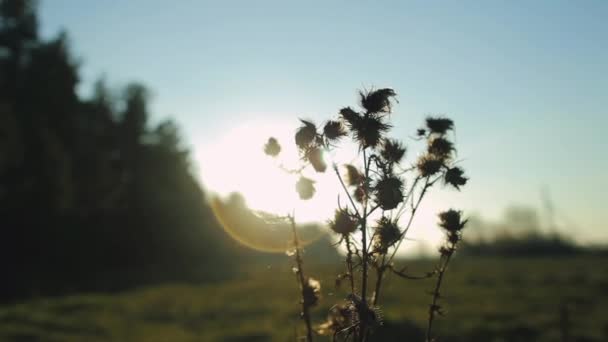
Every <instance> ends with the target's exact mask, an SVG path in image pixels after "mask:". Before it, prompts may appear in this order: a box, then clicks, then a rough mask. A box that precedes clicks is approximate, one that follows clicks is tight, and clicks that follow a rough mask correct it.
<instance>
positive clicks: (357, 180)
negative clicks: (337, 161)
mask: <svg viewBox="0 0 608 342" xmlns="http://www.w3.org/2000/svg"><path fill="white" fill-rule="evenodd" d="M344 167H346V184H348V185H350V186H354V185H358V184H361V182H363V175H362V174H361V172H359V170H357V168H356V167H354V166H353V165H351V164H346V165H344Z"/></svg>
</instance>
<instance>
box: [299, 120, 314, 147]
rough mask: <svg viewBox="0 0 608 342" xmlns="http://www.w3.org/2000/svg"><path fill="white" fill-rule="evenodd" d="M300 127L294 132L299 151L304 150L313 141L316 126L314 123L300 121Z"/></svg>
mask: <svg viewBox="0 0 608 342" xmlns="http://www.w3.org/2000/svg"><path fill="white" fill-rule="evenodd" d="M300 121H301V122H302V126H300V128H298V130H297V131H296V145H298V147H299V148H300V149H305V148H307V147H308V146H310V144H311V143H312V142H313V141H314V140H315V137H316V136H317V126H315V124H314V123H312V122H310V121H306V120H302V119H300Z"/></svg>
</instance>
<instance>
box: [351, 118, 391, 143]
mask: <svg viewBox="0 0 608 342" xmlns="http://www.w3.org/2000/svg"><path fill="white" fill-rule="evenodd" d="M390 128H391V125H389V124H386V123H384V122H382V119H381V118H378V117H373V116H364V117H362V118H360V120H356V121H355V122H354V123H353V124H351V130H352V131H353V134H354V138H355V140H356V141H357V142H358V143H359V144H360V145H361V147H363V148H367V147H376V146H377V145H378V143H379V142H380V139H381V138H382V134H384V133H385V132H386V131H388V130H389V129H390Z"/></svg>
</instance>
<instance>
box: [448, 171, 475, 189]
mask: <svg viewBox="0 0 608 342" xmlns="http://www.w3.org/2000/svg"><path fill="white" fill-rule="evenodd" d="M443 180H444V183H445V184H450V185H452V186H453V187H455V188H456V189H457V190H460V187H461V186H463V185H465V184H467V181H468V180H469V179H468V178H467V177H464V171H463V170H462V169H461V168H459V167H453V168H451V169H448V171H447V172H446V173H445V176H444V179H443Z"/></svg>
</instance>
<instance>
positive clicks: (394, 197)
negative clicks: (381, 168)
mask: <svg viewBox="0 0 608 342" xmlns="http://www.w3.org/2000/svg"><path fill="white" fill-rule="evenodd" d="M374 193H375V195H376V202H377V203H378V205H380V208H382V210H391V209H395V208H396V207H397V206H398V205H399V203H401V202H402V201H403V182H402V181H401V180H400V179H399V178H397V177H386V178H383V179H381V180H380V181H378V183H377V184H376V186H375V187H374Z"/></svg>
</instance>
